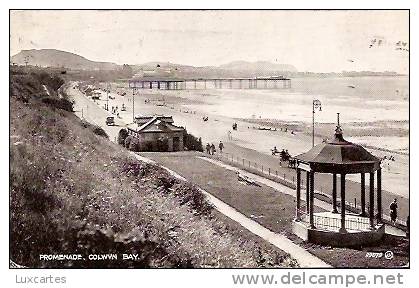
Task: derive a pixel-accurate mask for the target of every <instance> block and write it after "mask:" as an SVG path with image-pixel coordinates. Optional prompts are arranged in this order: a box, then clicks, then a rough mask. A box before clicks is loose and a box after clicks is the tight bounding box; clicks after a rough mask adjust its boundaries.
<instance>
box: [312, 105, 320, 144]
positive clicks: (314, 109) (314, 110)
mask: <svg viewBox="0 0 419 288" xmlns="http://www.w3.org/2000/svg"><path fill="white" fill-rule="evenodd" d="M316 109H318V110H319V111H322V103H321V102H320V100H318V99H314V100H313V133H312V134H313V138H312V146H313V147H314V114H315V113H316Z"/></svg>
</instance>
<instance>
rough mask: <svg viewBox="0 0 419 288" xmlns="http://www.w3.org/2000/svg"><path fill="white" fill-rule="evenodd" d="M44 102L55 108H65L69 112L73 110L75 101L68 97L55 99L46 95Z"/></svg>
mask: <svg viewBox="0 0 419 288" xmlns="http://www.w3.org/2000/svg"><path fill="white" fill-rule="evenodd" d="M42 103H45V104H47V105H49V106H51V107H53V108H56V109H61V110H65V111H68V112H73V103H72V102H70V101H69V100H67V99H64V98H62V99H55V98H50V97H46V98H43V99H42Z"/></svg>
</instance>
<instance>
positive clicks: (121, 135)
mask: <svg viewBox="0 0 419 288" xmlns="http://www.w3.org/2000/svg"><path fill="white" fill-rule="evenodd" d="M127 137H128V131H127V129H121V130H119V133H118V144H119V145H122V146H124V145H125V139H127Z"/></svg>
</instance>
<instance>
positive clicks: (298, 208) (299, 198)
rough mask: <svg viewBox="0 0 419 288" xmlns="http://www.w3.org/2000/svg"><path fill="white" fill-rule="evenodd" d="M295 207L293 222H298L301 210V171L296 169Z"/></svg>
mask: <svg viewBox="0 0 419 288" xmlns="http://www.w3.org/2000/svg"><path fill="white" fill-rule="evenodd" d="M296 197H297V207H296V209H295V220H296V221H299V220H300V209H301V170H300V169H298V168H297V195H296Z"/></svg>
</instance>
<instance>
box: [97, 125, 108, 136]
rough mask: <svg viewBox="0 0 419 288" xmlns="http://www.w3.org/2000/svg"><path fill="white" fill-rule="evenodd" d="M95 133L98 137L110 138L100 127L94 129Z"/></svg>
mask: <svg viewBox="0 0 419 288" xmlns="http://www.w3.org/2000/svg"><path fill="white" fill-rule="evenodd" d="M93 133H95V134H96V135H99V136H102V137H105V138H109V136H108V134H107V133H106V132H105V130H103V128H102V127H99V126H94V127H93Z"/></svg>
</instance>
